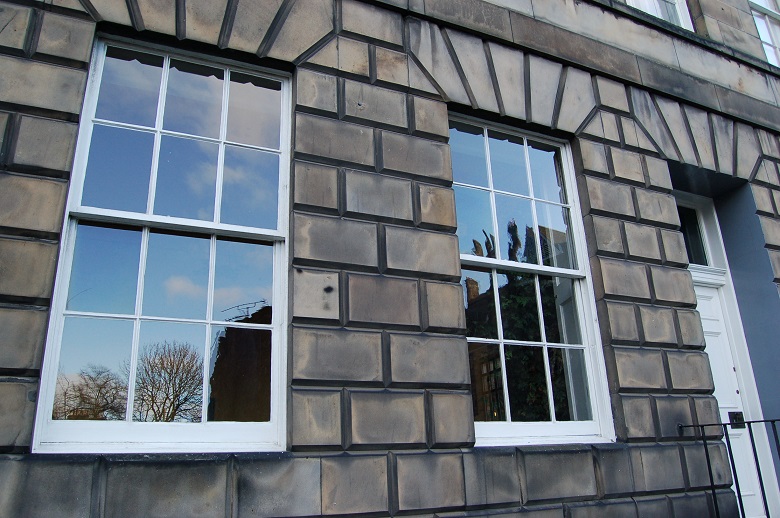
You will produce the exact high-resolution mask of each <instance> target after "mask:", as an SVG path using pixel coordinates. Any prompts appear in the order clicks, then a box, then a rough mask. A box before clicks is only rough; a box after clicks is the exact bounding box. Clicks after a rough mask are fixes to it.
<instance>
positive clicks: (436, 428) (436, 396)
mask: <svg viewBox="0 0 780 518" xmlns="http://www.w3.org/2000/svg"><path fill="white" fill-rule="evenodd" d="M430 414H431V424H432V426H431V433H432V434H433V438H432V442H433V447H434V448H441V447H447V446H452V447H458V446H472V445H473V444H474V417H473V416H474V413H473V407H472V402H471V394H470V393H469V392H443V391H442V392H439V391H433V392H431V393H430Z"/></svg>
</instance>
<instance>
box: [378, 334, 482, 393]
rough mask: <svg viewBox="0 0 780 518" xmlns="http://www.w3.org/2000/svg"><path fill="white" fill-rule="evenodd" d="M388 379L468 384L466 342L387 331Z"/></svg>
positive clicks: (422, 382) (461, 338)
mask: <svg viewBox="0 0 780 518" xmlns="http://www.w3.org/2000/svg"><path fill="white" fill-rule="evenodd" d="M390 380H391V381H392V383H415V384H438V383H441V384H455V385H468V384H469V357H468V344H467V343H466V340H465V339H464V338H463V337H455V336H452V337H450V336H446V337H445V336H431V335H411V334H400V333H391V334H390Z"/></svg>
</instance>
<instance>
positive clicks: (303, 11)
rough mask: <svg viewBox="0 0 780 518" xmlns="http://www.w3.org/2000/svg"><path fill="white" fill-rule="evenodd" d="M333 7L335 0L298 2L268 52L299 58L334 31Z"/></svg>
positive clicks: (281, 58) (285, 58)
mask: <svg viewBox="0 0 780 518" xmlns="http://www.w3.org/2000/svg"><path fill="white" fill-rule="evenodd" d="M333 9H334V6H333V0H307V1H305V2H295V3H294V4H293V6H292V8H291V9H290V12H289V13H288V14H287V17H286V18H285V20H284V25H282V27H281V29H279V33H278V34H277V36H276V38H275V39H274V40H273V44H272V45H271V48H270V49H268V53H267V56H268V57H270V58H276V59H280V60H282V61H287V62H290V61H295V60H296V59H298V58H299V57H300V56H301V55H302V54H303V53H304V52H306V51H307V50H309V49H310V48H311V47H312V46H313V45H314V44H315V43H317V42H318V41H320V40H321V39H322V38H324V37H325V36H327V35H328V34H330V33H331V32H332V31H333V22H334V16H333Z"/></svg>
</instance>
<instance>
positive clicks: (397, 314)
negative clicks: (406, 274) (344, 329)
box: [347, 274, 420, 327]
mask: <svg viewBox="0 0 780 518" xmlns="http://www.w3.org/2000/svg"><path fill="white" fill-rule="evenodd" d="M347 282H348V285H349V319H348V321H349V322H350V323H363V324H379V323H384V324H396V325H403V326H414V327H418V326H419V325H420V309H419V302H418V300H419V299H418V293H417V291H418V288H417V281H414V280H409V279H398V278H392V277H379V276H372V275H357V274H350V275H349V276H348V277H347Z"/></svg>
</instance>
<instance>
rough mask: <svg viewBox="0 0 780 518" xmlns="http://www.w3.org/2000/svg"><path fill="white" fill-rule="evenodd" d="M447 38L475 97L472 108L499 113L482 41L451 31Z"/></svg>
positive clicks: (448, 31)
mask: <svg viewBox="0 0 780 518" xmlns="http://www.w3.org/2000/svg"><path fill="white" fill-rule="evenodd" d="M447 37H448V38H449V41H450V43H451V44H452V48H453V50H454V52H455V58H456V59H457V60H458V63H459V64H460V68H461V70H463V74H464V76H465V78H466V84H467V86H468V88H469V91H470V92H471V95H472V97H473V99H472V102H471V105H472V107H473V108H477V109H483V110H487V111H490V112H493V113H498V111H499V110H498V100H497V98H496V92H495V90H494V88H493V81H492V74H491V73H490V67H489V65H488V62H487V56H486V55H485V46H484V44H483V42H482V40H481V39H479V38H475V37H473V36H467V35H466V34H463V33H461V32H457V31H450V30H447Z"/></svg>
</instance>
